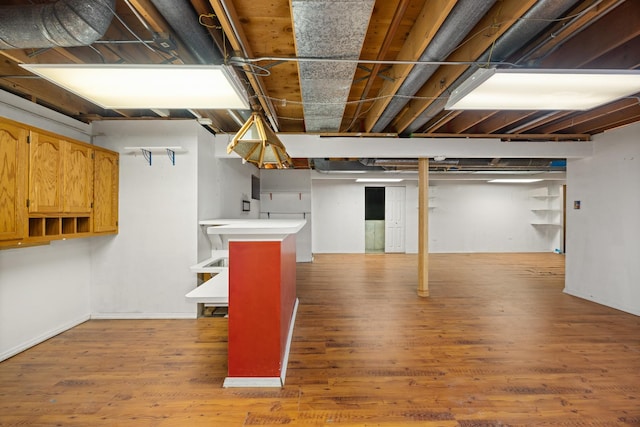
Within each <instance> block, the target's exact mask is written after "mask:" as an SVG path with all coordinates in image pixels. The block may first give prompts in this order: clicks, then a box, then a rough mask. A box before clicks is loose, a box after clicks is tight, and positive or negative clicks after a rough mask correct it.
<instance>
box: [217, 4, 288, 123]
mask: <svg viewBox="0 0 640 427" xmlns="http://www.w3.org/2000/svg"><path fill="white" fill-rule="evenodd" d="M210 3H211V7H212V8H213V10H214V12H215V14H216V17H217V18H218V21H220V25H221V26H222V31H224V33H225V35H226V37H227V39H228V40H229V43H230V44H231V47H232V48H233V49H234V50H235V51H237V52H238V53H239V54H241V55H242V54H246V55H247V56H248V57H249V58H252V57H253V52H252V50H251V45H250V43H249V40H248V39H247V37H246V36H245V33H244V31H243V29H242V26H241V25H240V19H239V18H238V14H237V12H236V10H235V8H234V7H233V5H232V4H231V2H226V4H225V5H223V4H222V3H221V2H220V0H210ZM224 6H226V7H227V9H226V10H225V7H224ZM227 13H228V15H227ZM243 70H244V71H245V74H246V77H247V80H248V81H249V84H250V85H251V87H252V88H253V91H254V92H255V93H256V94H257V95H258V100H257V101H258V104H260V106H261V107H262V109H263V111H264V112H265V113H268V114H269V115H271V116H272V119H273V120H274V121H275V123H276V124H278V116H277V114H276V113H275V108H274V107H273V104H272V102H271V99H270V97H269V94H268V93H267V89H266V86H265V82H264V80H263V79H262V77H260V76H257V75H256V74H255V73H254V72H253V70H252V69H251V67H250V66H248V65H245V66H244V67H243ZM278 127H279V125H278ZM274 130H276V131H278V130H279V129H274Z"/></svg>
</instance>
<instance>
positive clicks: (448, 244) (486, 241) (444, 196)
mask: <svg viewBox="0 0 640 427" xmlns="http://www.w3.org/2000/svg"><path fill="white" fill-rule="evenodd" d="M432 185H433V187H432V188H431V192H430V198H429V202H430V204H433V207H432V208H431V209H429V252H434V253H438V252H552V251H553V250H554V249H556V248H558V249H560V248H561V236H562V228H561V227H558V226H534V225H532V224H531V223H532V222H534V221H536V220H537V218H536V216H538V215H539V214H535V213H534V212H533V211H532V208H533V207H538V206H539V204H538V203H539V202H538V199H534V198H532V197H530V192H531V191H532V190H534V189H537V188H542V187H543V186H542V185H540V184H531V185H522V184H489V183H486V182H483V181H435V182H433V183H432ZM548 186H549V187H550V188H551V190H552V192H553V193H554V194H561V190H560V185H559V184H548ZM544 202H545V203H547V202H546V201H544ZM554 203H557V207H558V209H560V208H561V205H560V201H559V199H555V202H554ZM556 215H557V217H556V219H557V220H558V221H559V218H560V213H559V212H558V213H557V214H556Z"/></svg>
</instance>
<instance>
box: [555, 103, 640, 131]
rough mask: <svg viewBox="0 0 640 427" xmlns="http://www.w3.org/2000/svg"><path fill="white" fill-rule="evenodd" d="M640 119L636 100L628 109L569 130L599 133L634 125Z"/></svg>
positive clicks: (638, 104) (639, 110) (639, 106)
mask: <svg viewBox="0 0 640 427" xmlns="http://www.w3.org/2000/svg"><path fill="white" fill-rule="evenodd" d="M638 118H640V102H638V100H637V99H636V100H635V102H634V103H632V104H631V105H629V106H628V107H627V108H623V109H620V110H617V111H613V112H611V113H609V114H606V115H602V116H599V117H596V118H594V119H593V120H590V121H587V122H584V123H581V124H579V125H577V126H572V127H571V128H567V131H569V132H581V133H591V134H593V133H598V132H602V131H603V130H606V129H608V127H617V126H622V125H625V124H628V123H633V122H635V121H637V120H638Z"/></svg>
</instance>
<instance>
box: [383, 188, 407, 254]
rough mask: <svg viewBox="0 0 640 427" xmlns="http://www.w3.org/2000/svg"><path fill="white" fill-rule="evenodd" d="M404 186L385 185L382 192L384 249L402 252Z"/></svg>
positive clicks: (403, 249)
mask: <svg viewBox="0 0 640 427" xmlns="http://www.w3.org/2000/svg"><path fill="white" fill-rule="evenodd" d="M404 207H405V188H404V187H386V188H385V193H384V236H385V238H384V251H385V252H404V251H405V248H404V217H405V215H404Z"/></svg>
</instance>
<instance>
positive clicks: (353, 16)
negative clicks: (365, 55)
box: [291, 0, 375, 132]
mask: <svg viewBox="0 0 640 427" xmlns="http://www.w3.org/2000/svg"><path fill="white" fill-rule="evenodd" d="M374 3H375V2H374V0H345V1H317V0H315V1H313V0H292V1H291V9H292V16H293V26H294V33H295V39H296V50H297V54H298V56H300V57H315V58H320V57H325V58H326V57H329V58H340V59H358V58H359V57H360V51H361V50H362V44H363V43H364V38H365V36H366V33H367V28H368V26H369V20H370V18H371V13H372V11H373V5H374ZM356 67H357V64H356V63H355V62H353V63H331V62H300V63H299V71H300V86H301V88H300V89H301V91H302V102H303V108H304V116H305V127H306V130H307V132H337V131H338V130H339V129H340V125H341V123H342V117H343V115H344V109H345V106H346V102H347V99H348V98H349V92H350V90H351V84H352V82H353V76H354V75H355V72H356Z"/></svg>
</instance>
